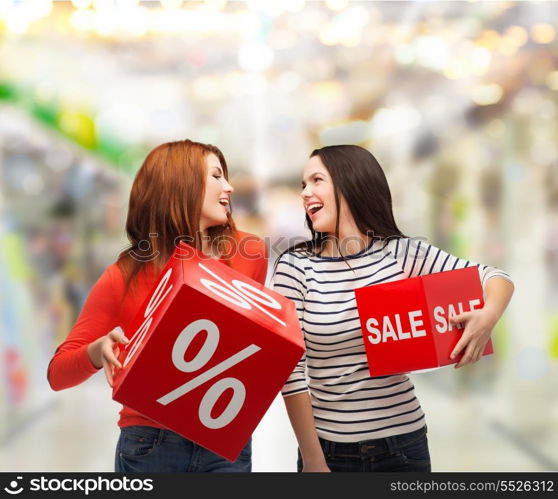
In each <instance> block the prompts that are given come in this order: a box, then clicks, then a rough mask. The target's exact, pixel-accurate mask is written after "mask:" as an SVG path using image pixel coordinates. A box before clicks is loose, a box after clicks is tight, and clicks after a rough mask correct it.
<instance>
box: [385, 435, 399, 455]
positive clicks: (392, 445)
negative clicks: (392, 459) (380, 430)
mask: <svg viewBox="0 0 558 499" xmlns="http://www.w3.org/2000/svg"><path fill="white" fill-rule="evenodd" d="M396 438H397V437H386V445H387V448H388V451H389V453H390V454H395V450H396V449H397V440H396Z"/></svg>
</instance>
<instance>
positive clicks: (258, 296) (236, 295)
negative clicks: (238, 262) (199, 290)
mask: <svg viewBox="0 0 558 499" xmlns="http://www.w3.org/2000/svg"><path fill="white" fill-rule="evenodd" d="M198 265H199V266H200V268H201V269H203V270H205V272H207V273H208V274H209V275H211V276H212V277H214V278H215V279H217V280H218V281H219V282H220V283H221V284H217V283H216V282H214V281H210V280H208V279H200V282H201V283H202V284H203V285H204V286H205V287H206V288H207V289H209V290H210V291H212V292H213V293H215V294H216V295H218V296H220V297H221V298H223V299H225V300H227V301H228V302H230V303H233V304H235V305H237V306H239V307H241V308H244V309H246V310H251V309H252V306H254V307H256V308H257V309H258V310H261V311H262V312H263V313H264V314H266V315H267V316H268V317H271V318H272V319H273V320H275V321H277V322H278V323H279V324H281V325H282V326H284V327H286V326H287V324H285V322H284V321H282V320H281V319H279V317H277V316H275V315H273V314H272V313H271V312H270V311H269V310H268V309H270V308H271V309H274V310H281V304H280V303H279V302H278V301H277V300H276V299H275V298H273V297H272V296H269V295H268V294H267V293H265V292H264V291H261V290H259V289H258V288H256V287H254V286H252V285H251V284H248V283H247V282H244V281H239V280H238V279H233V281H232V285H231V284H229V283H228V282H227V281H225V280H224V279H222V278H221V277H219V276H218V275H217V274H216V273H215V272H212V271H211V270H209V269H208V268H207V267H206V266H205V265H203V264H202V263H199V264H198ZM262 305H263V306H262Z"/></svg>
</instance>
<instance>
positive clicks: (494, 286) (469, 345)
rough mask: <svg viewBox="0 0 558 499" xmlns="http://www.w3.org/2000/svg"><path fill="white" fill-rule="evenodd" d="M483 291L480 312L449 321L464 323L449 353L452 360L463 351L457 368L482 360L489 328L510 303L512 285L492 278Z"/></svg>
mask: <svg viewBox="0 0 558 499" xmlns="http://www.w3.org/2000/svg"><path fill="white" fill-rule="evenodd" d="M484 290H485V300H484V307H483V308H482V309H480V310H473V311H471V312H464V313H462V314H459V315H456V316H454V317H451V318H450V321H451V323H452V324H455V325H458V324H463V323H464V324H465V329H464V331H463V334H462V336H461V338H460V340H459V341H458V342H457V345H456V346H455V348H454V349H453V352H452V353H451V358H452V359H455V358H456V357H457V356H458V355H459V354H460V353H461V352H463V357H462V358H461V359H460V360H459V362H458V363H457V364H456V365H455V367H456V368H458V367H462V366H464V365H466V364H472V363H474V362H477V360H479V359H480V358H481V357H482V353H483V351H484V347H485V346H486V344H487V343H488V340H489V339H490V335H491V333H492V329H493V328H494V326H495V325H496V323H497V322H498V319H500V317H501V316H502V314H503V313H504V310H505V309H506V307H507V305H508V303H509V302H510V300H511V297H512V294H513V291H514V286H513V284H512V283H511V282H510V281H509V280H507V279H504V278H502V277H493V278H491V279H489V280H488V281H487V282H486V285H485V288H484Z"/></svg>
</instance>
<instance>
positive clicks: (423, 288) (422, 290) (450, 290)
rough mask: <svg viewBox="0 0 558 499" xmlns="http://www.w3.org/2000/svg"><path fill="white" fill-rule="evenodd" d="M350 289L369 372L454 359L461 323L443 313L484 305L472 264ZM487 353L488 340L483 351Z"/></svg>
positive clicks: (379, 373)
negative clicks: (353, 298)
mask: <svg viewBox="0 0 558 499" xmlns="http://www.w3.org/2000/svg"><path fill="white" fill-rule="evenodd" d="M355 295H356V302H357V307H358V313H359V317H360V324H361V329H362V334H363V337H364V344H365V348H366V356H367V358H368V368H369V370H370V375H371V376H383V375H387V374H396V373H402V372H409V371H415V370H420V369H429V368H436V367H441V366H445V365H448V364H454V363H456V362H458V360H459V358H456V359H454V360H452V359H450V354H451V352H452V351H453V349H454V347H455V345H456V344H457V342H458V340H459V338H460V337H461V334H462V332H463V329H460V328H457V327H456V326H454V325H452V324H450V323H449V320H448V319H449V317H451V316H453V315H458V314H460V313H462V312H468V311H470V310H474V309H479V308H482V307H483V306H484V300H483V291H482V287H481V283H480V279H479V273H478V269H477V267H468V268H465V269H458V270H452V271H448V272H440V273H437V274H429V275H426V276H421V277H413V278H410V279H404V280H401V281H396V282H389V283H385V284H377V285H374V286H367V287H364V288H359V289H355ZM491 353H493V349H492V342H491V341H490V340H489V342H488V343H487V345H486V348H485V350H484V352H483V355H487V354H491ZM461 355H462V354H461ZM461 355H460V356H458V357H461Z"/></svg>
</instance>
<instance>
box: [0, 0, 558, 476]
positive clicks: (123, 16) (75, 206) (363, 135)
mask: <svg viewBox="0 0 558 499" xmlns="http://www.w3.org/2000/svg"><path fill="white" fill-rule="evenodd" d="M557 25H558V3H557V2H550V1H549V2H544V1H538V2H528V1H523V2H507V1H490V2H484V1H475V2H449V1H438V2H436V1H415V2H394V1H389V2H365V1H348V0H325V1H305V0H284V1H275V0H254V1H226V0H205V1H186V0H185V1H182V0H161V1H160V2H159V1H150V2H147V1H138V0H72V1H71V2H69V1H52V0H0V356H1V361H0V366H1V368H0V380H1V382H0V470H2V471H40V470H42V471H62V470H68V471H99V470H102V471H105V470H106V471H109V470H112V469H113V464H112V463H113V451H114V445H115V442H116V438H117V434H118V430H117V427H116V420H117V412H118V410H119V405H118V404H116V403H115V402H113V401H111V398H110V390H109V388H108V386H106V383H105V381H104V377H103V375H102V374H99V375H96V376H94V377H93V378H91V379H90V380H88V381H87V382H86V383H84V384H83V385H81V386H79V387H77V388H74V389H71V390H66V391H64V392H59V393H54V392H52V391H51V390H50V389H49V387H48V385H47V382H46V377H45V372H46V367H47V364H48V361H49V359H50V357H51V355H52V353H53V351H54V349H55V348H56V346H57V345H58V344H59V343H60V342H61V341H62V340H63V339H64V338H65V336H66V334H67V333H68V331H69V329H70V327H71V325H72V323H73V321H74V320H75V318H76V315H77V313H78V312H79V310H80V307H81V305H82V304H83V302H84V299H85V298H86V296H87V293H88V290H89V289H90V287H91V285H92V284H93V283H94V282H95V280H96V279H97V277H98V276H99V275H100V273H101V272H102V271H103V269H104V268H105V267H106V266H107V265H108V264H110V263H111V262H113V261H114V259H115V257H116V255H117V253H118V252H119V250H121V249H122V248H123V247H124V246H125V245H126V239H125V234H124V230H123V227H124V220H125V216H126V207H127V198H128V194H129V189H130V185H131V182H132V179H133V176H134V173H135V171H137V169H138V167H139V166H140V164H141V162H142V160H143V158H144V157H145V155H146V153H147V152H148V151H149V150H150V149H151V148H152V147H154V146H155V145H157V144H159V143H161V142H167V141H170V140H174V139H182V138H190V139H194V140H198V141H202V142H210V143H214V144H216V145H218V146H219V147H220V148H221V149H222V150H223V151H224V153H225V156H226V157H227V159H228V161H229V165H230V168H231V170H232V183H233V185H234V187H235V189H236V192H235V194H234V211H235V214H236V219H237V222H238V225H239V226H240V227H241V228H243V229H245V230H248V231H252V232H255V233H257V234H259V235H260V236H262V237H265V236H267V237H268V238H269V242H270V244H271V245H273V246H274V247H276V248H278V249H281V248H284V243H283V242H281V241H283V240H282V239H281V238H285V237H287V236H288V237H291V236H301V235H305V234H306V232H305V228H304V226H303V218H304V214H303V211H302V208H301V206H300V202H299V198H298V194H299V185H300V175H301V170H302V168H303V165H304V163H305V161H306V158H307V157H308V155H309V153H310V151H311V150H312V149H314V148H315V147H318V146H322V145H328V144H336V143H337V144H339V143H354V144H360V145H362V146H364V147H367V148H369V149H370V150H371V151H373V152H374V154H375V155H376V156H377V157H378V159H379V161H380V163H381V164H382V165H383V167H384V169H385V171H386V174H387V176H388V179H389V181H390V184H391V187H392V191H393V195H394V204H395V213H396V217H397V220H398V222H399V225H400V227H401V228H402V229H403V231H404V232H405V233H407V234H409V235H412V236H422V237H426V238H428V239H429V240H430V241H431V242H432V243H433V244H436V245H439V246H441V247H443V248H445V249H447V250H449V251H451V252H453V253H454V254H457V255H459V256H463V257H467V258H468V259H471V260H473V261H479V262H484V263H488V264H492V265H495V266H498V267H500V268H502V269H505V270H507V271H508V272H509V273H510V274H511V276H512V277H513V278H514V280H515V285H516V291H515V295H514V298H513V301H512V303H511V305H510V307H509V309H508V311H507V313H506V314H505V316H504V318H503V320H502V321H501V322H500V324H499V326H498V327H497V329H496V331H495V333H494V341H495V350H496V355H495V356H492V357H490V358H484V359H482V360H481V361H480V362H479V363H478V364H476V365H474V366H470V367H466V368H464V369H461V370H457V371H456V370H454V369H452V368H451V367H448V368H444V369H440V370H436V371H432V372H429V373H425V374H416V375H414V376H413V380H414V382H415V384H416V387H417V390H418V396H419V397H420V399H421V401H422V404H423V407H424V409H425V411H426V414H427V421H428V425H429V436H430V442H431V452H432V460H433V469H434V470H436V471H445V470H456V471H471V470H482V471H485V470H486V471H489V470H507V471H515V470H517V471H530V470H541V471H542V470H558V434H557V432H556V428H557V427H558V376H557V374H558V159H557V158H558V38H557V34H556V26H557ZM276 243H277V244H276ZM295 453H296V444H295V440H294V437H293V436H292V433H291V431H290V427H289V425H288V421H287V418H286V413H285V411H284V408H283V405H282V402H281V401H280V400H279V399H278V400H276V401H275V403H274V404H273V406H272V407H271V409H270V411H269V412H268V413H267V415H266V417H265V418H264V420H263V421H262V423H261V424H260V426H259V427H258V429H257V431H256V434H255V436H254V469H255V470H257V471H290V470H294V469H295Z"/></svg>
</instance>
